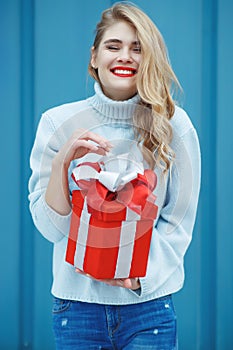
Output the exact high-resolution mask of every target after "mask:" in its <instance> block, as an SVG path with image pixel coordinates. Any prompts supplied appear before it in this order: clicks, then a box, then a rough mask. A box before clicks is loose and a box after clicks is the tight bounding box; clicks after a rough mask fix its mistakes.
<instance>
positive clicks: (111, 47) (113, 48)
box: [106, 45, 120, 51]
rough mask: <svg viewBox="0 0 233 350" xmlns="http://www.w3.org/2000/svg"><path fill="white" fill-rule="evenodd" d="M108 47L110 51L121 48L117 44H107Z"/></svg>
mask: <svg viewBox="0 0 233 350" xmlns="http://www.w3.org/2000/svg"><path fill="white" fill-rule="evenodd" d="M106 48H107V49H108V50H110V51H118V50H119V49H120V48H119V47H118V46H116V45H107V46H106Z"/></svg>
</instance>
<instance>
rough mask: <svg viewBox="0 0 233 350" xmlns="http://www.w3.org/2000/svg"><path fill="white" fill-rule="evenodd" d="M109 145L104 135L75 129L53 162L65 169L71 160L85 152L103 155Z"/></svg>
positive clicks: (107, 150) (109, 147)
mask: <svg viewBox="0 0 233 350" xmlns="http://www.w3.org/2000/svg"><path fill="white" fill-rule="evenodd" d="M111 147H112V145H111V143H110V142H109V141H108V140H106V139H105V138H104V137H102V136H100V135H98V134H95V133H94V132H92V131H88V130H84V129H77V130H76V131H75V132H74V133H73V135H72V136H71V137H70V139H69V140H68V141H67V142H66V143H65V144H64V146H63V147H62V148H61V149H60V151H59V152H58V153H57V155H56V157H55V158H54V161H53V163H55V164H56V163H57V164H59V166H63V167H64V168H65V169H66V170H67V169H68V168H69V166H70V163H71V161H72V160H74V159H78V158H81V157H83V156H85V155H86V154H87V153H96V154H100V155H105V154H106V152H109V151H110V149H111Z"/></svg>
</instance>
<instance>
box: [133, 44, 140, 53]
mask: <svg viewBox="0 0 233 350" xmlns="http://www.w3.org/2000/svg"><path fill="white" fill-rule="evenodd" d="M133 51H134V52H136V53H141V46H134V47H133Z"/></svg>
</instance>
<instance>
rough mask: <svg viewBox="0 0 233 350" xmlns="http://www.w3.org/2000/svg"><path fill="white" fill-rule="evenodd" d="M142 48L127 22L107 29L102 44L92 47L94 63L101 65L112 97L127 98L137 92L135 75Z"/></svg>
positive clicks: (100, 72) (105, 86)
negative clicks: (96, 47)
mask: <svg viewBox="0 0 233 350" xmlns="http://www.w3.org/2000/svg"><path fill="white" fill-rule="evenodd" d="M140 60H141V48H140V44H139V42H138V40H137V36H136V31H135V29H134V28H133V27H131V26H130V25H129V24H128V23H126V22H118V23H115V24H114V25H112V26H111V27H109V29H107V30H106V32H105V34H104V36H103V38H102V40H101V42H100V45H99V47H98V49H97V51H96V50H94V48H93V49H92V59H91V64H92V66H93V67H94V68H97V69H98V76H99V79H100V82H101V86H102V89H103V92H104V94H105V95H106V96H108V97H109V98H111V99H113V100H126V99H129V98H130V97H132V96H134V95H135V94H136V93H137V89H136V75H137V72H138V67H139V63H140Z"/></svg>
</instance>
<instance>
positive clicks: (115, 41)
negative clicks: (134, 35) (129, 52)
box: [104, 39, 140, 45]
mask: <svg viewBox="0 0 233 350" xmlns="http://www.w3.org/2000/svg"><path fill="white" fill-rule="evenodd" d="M109 43H119V44H122V40H119V39H108V40H106V41H104V44H109ZM132 44H133V45H140V43H139V41H137V40H136V41H133V42H132Z"/></svg>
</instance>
